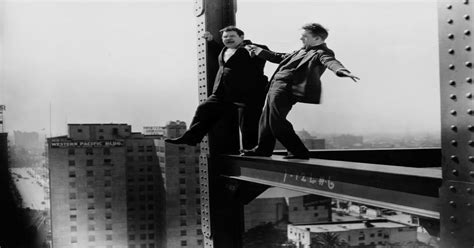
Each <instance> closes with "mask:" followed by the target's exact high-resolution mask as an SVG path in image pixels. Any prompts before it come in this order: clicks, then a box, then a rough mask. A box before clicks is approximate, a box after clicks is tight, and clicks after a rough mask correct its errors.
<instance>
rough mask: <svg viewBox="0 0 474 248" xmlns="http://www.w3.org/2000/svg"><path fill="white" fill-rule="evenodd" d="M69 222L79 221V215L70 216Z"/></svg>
mask: <svg viewBox="0 0 474 248" xmlns="http://www.w3.org/2000/svg"><path fill="white" fill-rule="evenodd" d="M69 220H70V221H76V220H77V215H75V214H71V215H69Z"/></svg>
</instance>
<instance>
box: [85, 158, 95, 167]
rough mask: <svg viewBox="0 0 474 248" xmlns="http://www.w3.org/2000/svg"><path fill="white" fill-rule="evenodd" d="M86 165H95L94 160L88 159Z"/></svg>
mask: <svg viewBox="0 0 474 248" xmlns="http://www.w3.org/2000/svg"><path fill="white" fill-rule="evenodd" d="M86 165H87V166H93V165H94V160H92V159H88V160H87V161H86Z"/></svg>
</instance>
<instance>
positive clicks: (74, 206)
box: [69, 203, 77, 211]
mask: <svg viewBox="0 0 474 248" xmlns="http://www.w3.org/2000/svg"><path fill="white" fill-rule="evenodd" d="M69 210H70V211H75V210H77V207H76V204H75V203H71V204H69Z"/></svg>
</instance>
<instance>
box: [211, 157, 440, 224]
mask: <svg viewBox="0 0 474 248" xmlns="http://www.w3.org/2000/svg"><path fill="white" fill-rule="evenodd" d="M218 161H219V164H220V166H222V167H224V169H223V172H222V176H225V177H228V178H232V179H237V180H243V181H248V182H253V183H259V184H264V185H268V186H273V187H279V188H285V189H290V190H295V191H300V192H305V193H309V194H317V195H323V196H327V197H332V198H337V199H344V200H350V201H355V202H360V203H363V204H367V205H371V206H378V207H382V208H389V209H396V210H399V211H403V212H406V213H411V214H415V215H419V216H425V217H429V218H435V219H439V200H438V198H439V192H438V189H439V187H440V186H441V170H440V169H439V168H413V167H400V166H393V165H383V164H368V163H358V162H347V161H336V160H323V159H310V160H287V159H283V158H282V156H278V155H273V156H272V157H271V158H264V157H240V156H232V155H228V156H220V157H219V159H218Z"/></svg>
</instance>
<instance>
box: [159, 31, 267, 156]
mask: <svg viewBox="0 0 474 248" xmlns="http://www.w3.org/2000/svg"><path fill="white" fill-rule="evenodd" d="M221 32H222V41H223V44H224V48H223V49H222V50H221V53H220V54H219V56H218V62H219V70H218V72H217V75H216V79H215V81H214V86H213V90H212V95H211V96H209V98H208V99H207V100H206V101H205V102H203V103H201V104H200V105H199V106H198V108H197V110H196V113H195V115H194V117H193V120H192V122H191V125H190V128H189V129H188V130H187V131H186V132H185V133H184V134H183V135H182V136H181V137H179V138H175V139H165V141H166V142H168V143H172V144H187V145H192V146H194V145H196V144H197V143H199V142H201V140H202V139H203V138H204V136H205V135H206V134H207V133H208V131H209V130H210V129H211V128H212V126H213V125H214V124H215V123H217V122H218V121H219V120H220V118H221V117H222V116H223V114H224V113H226V112H228V111H232V110H234V109H235V108H239V124H240V129H241V132H242V145H243V148H244V149H251V148H253V147H255V146H256V145H257V140H258V121H259V117H260V114H261V111H262V107H263V103H264V101H265V94H266V92H265V89H266V87H267V84H268V80H267V78H266V76H265V75H264V74H263V67H264V66H265V60H263V59H261V58H258V57H255V56H251V55H250V53H249V51H248V50H246V49H245V48H244V43H246V44H249V43H250V42H249V41H246V42H244V32H243V31H242V30H240V29H238V28H236V27H233V26H229V27H226V28H224V29H222V30H221ZM204 38H206V39H207V40H208V41H211V40H212V36H211V35H210V34H209V33H207V34H206V37H204ZM209 45H211V46H212V45H214V46H215V45H216V44H215V43H209Z"/></svg>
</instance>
